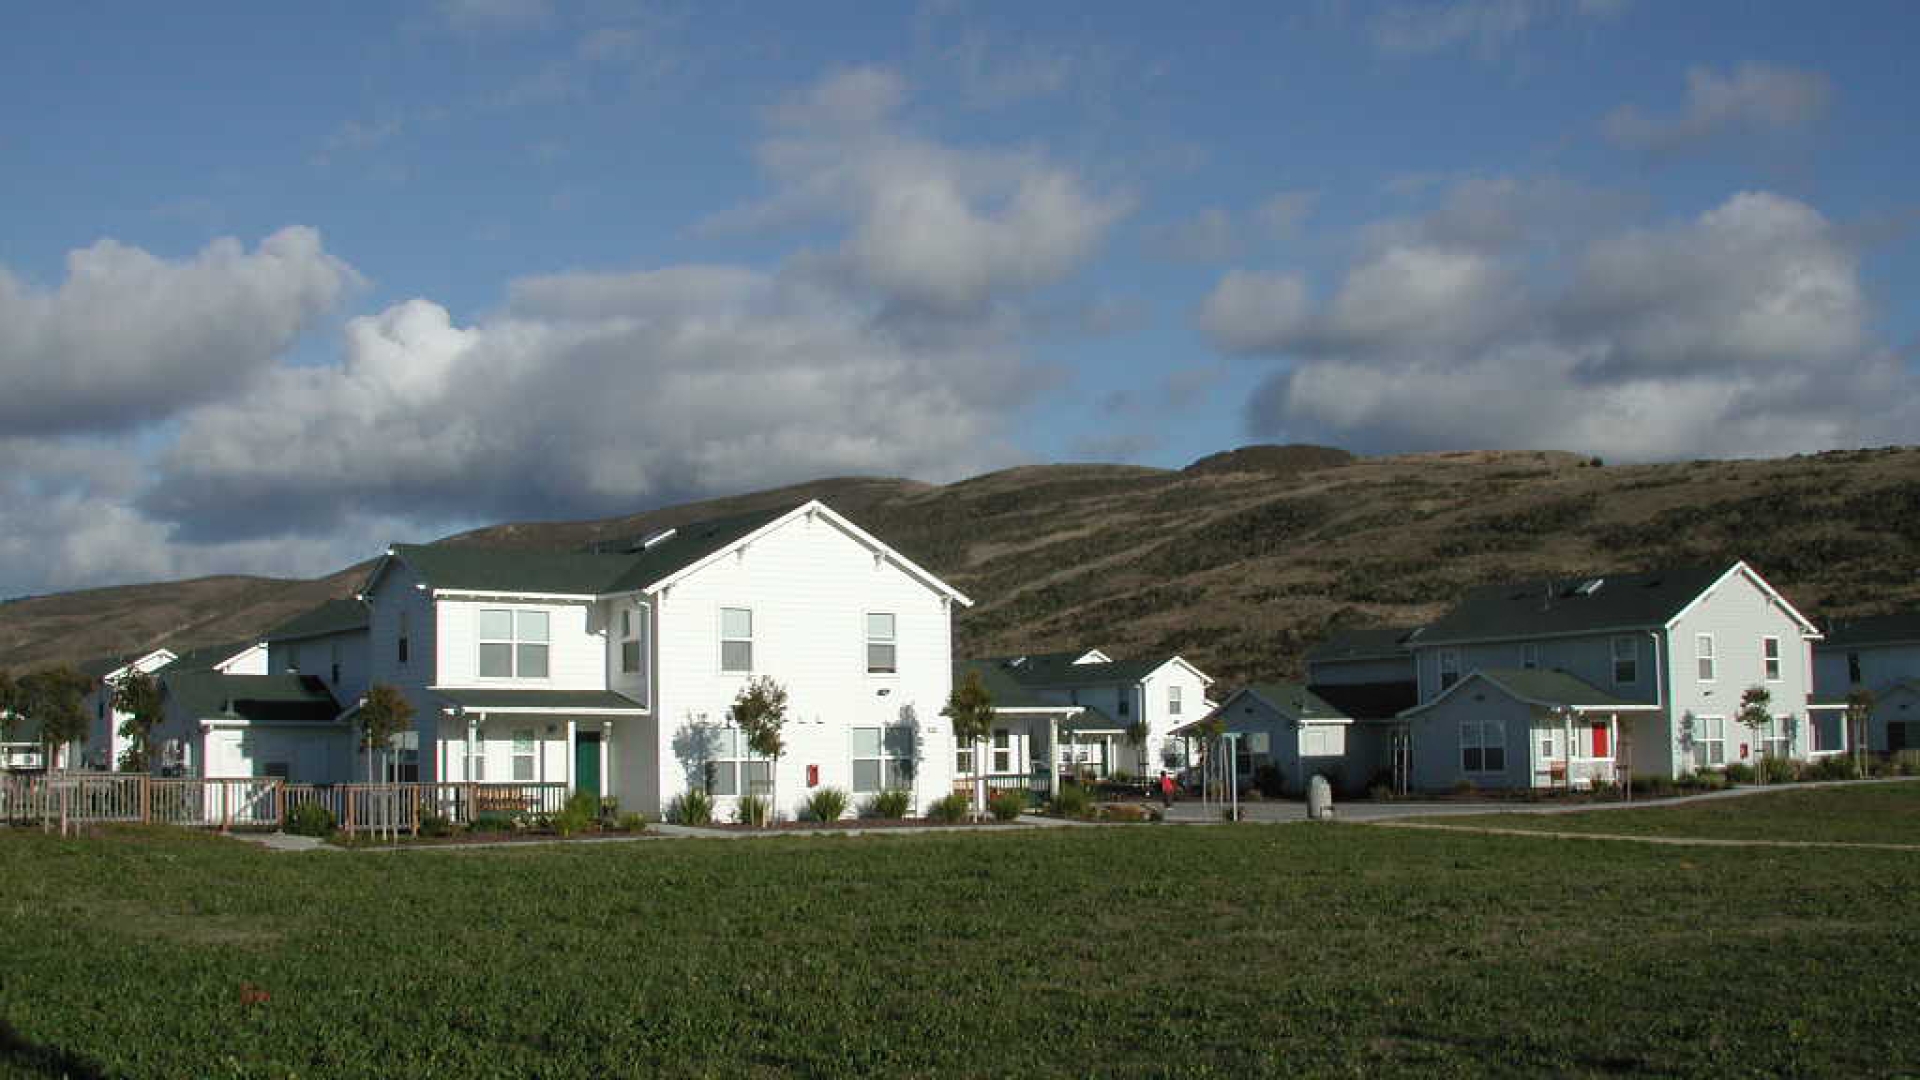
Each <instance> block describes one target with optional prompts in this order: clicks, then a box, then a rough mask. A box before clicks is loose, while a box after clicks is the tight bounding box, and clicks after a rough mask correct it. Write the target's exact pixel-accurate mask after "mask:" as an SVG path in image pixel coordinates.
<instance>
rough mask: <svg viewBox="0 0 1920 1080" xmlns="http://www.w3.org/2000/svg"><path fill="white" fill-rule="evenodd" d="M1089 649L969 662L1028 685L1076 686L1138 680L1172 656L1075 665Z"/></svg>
mask: <svg viewBox="0 0 1920 1080" xmlns="http://www.w3.org/2000/svg"><path fill="white" fill-rule="evenodd" d="M1088 652H1089V650H1087V649H1080V650H1078V651H1076V652H1056V653H1030V654H1027V655H1025V656H994V657H988V658H986V659H982V660H976V661H970V662H971V663H977V664H994V665H997V666H998V667H999V668H1000V669H1001V670H1002V671H1003V672H1005V673H1006V676H1007V678H1009V679H1011V680H1013V681H1015V682H1017V683H1020V684H1021V685H1024V686H1031V687H1060V688H1068V687H1078V686H1110V685H1112V684H1115V683H1137V682H1139V681H1140V680H1141V679H1144V678H1146V677H1147V676H1148V675H1151V674H1153V673H1154V672H1155V671H1156V670H1158V669H1159V668H1160V666H1161V665H1163V664H1165V663H1166V662H1167V661H1168V660H1171V659H1173V658H1172V657H1171V656H1167V657H1162V658H1160V659H1158V660H1106V661H1096V662H1094V663H1087V664H1076V663H1074V661H1075V660H1078V659H1079V658H1080V657H1082V656H1085V655H1086V654H1087V653H1088Z"/></svg>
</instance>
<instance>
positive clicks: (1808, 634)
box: [1666, 559, 1823, 641]
mask: <svg viewBox="0 0 1920 1080" xmlns="http://www.w3.org/2000/svg"><path fill="white" fill-rule="evenodd" d="M1735 574H1744V575H1746V578H1747V580H1748V581H1751V582H1753V583H1754V584H1755V585H1757V586H1759V587H1760V591H1761V592H1763V593H1765V594H1767V597H1768V599H1770V600H1772V601H1773V602H1774V603H1776V604H1779V605H1780V607H1781V609H1782V610H1784V611H1785V612H1786V613H1787V614H1788V615H1789V616H1790V617H1792V619H1793V621H1794V622H1796V623H1798V624H1799V626H1800V636H1801V637H1804V638H1807V639H1809V640H1812V641H1819V640H1820V639H1821V637H1822V636H1823V635H1822V634H1821V633H1820V629H1819V627H1816V626H1814V625H1813V621H1812V620H1810V619H1808V618H1807V617H1806V616H1805V615H1802V614H1800V610H1799V609H1798V608H1796V607H1794V606H1793V605H1792V604H1790V603H1788V602H1787V598H1786V597H1784V596H1781V595H1780V593H1779V592H1778V591H1776V590H1775V589H1774V587H1773V586H1771V585H1769V584H1767V579H1766V578H1763V577H1761V576H1760V574H1759V572H1758V571H1756V570H1755V569H1754V568H1753V567H1751V566H1748V565H1747V564H1746V560H1744V559H1743V560H1740V561H1738V562H1735V563H1734V564H1733V565H1732V566H1730V567H1728V568H1727V572H1726V573H1724V574H1721V575H1720V576H1719V577H1717V578H1715V579H1714V580H1713V584H1711V585H1709V586H1707V587H1706V588H1704V589H1702V590H1700V595H1698V596H1696V597H1694V598H1693V599H1691V600H1689V601H1687V605H1686V606H1685V607H1683V608H1681V609H1680V610H1679V611H1678V612H1676V613H1675V614H1674V616H1673V618H1671V619H1668V620H1667V625H1666V629H1668V630H1672V629H1673V628H1674V627H1675V626H1678V625H1679V624H1680V620H1681V619H1684V618H1686V617H1687V615H1688V614H1690V613H1691V612H1692V611H1693V609H1694V608H1696V607H1699V606H1700V603H1701V602H1702V601H1704V600H1705V599H1706V598H1707V597H1708V596H1710V595H1712V593H1713V591H1714V590H1715V589H1718V588H1719V587H1720V586H1721V585H1723V584H1725V583H1726V580H1727V579H1728V578H1730V577H1732V576H1734V575H1735Z"/></svg>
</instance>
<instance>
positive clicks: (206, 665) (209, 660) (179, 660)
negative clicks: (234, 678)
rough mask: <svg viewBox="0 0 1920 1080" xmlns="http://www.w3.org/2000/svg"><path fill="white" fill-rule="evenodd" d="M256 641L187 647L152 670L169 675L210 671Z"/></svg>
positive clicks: (252, 645)
mask: <svg viewBox="0 0 1920 1080" xmlns="http://www.w3.org/2000/svg"><path fill="white" fill-rule="evenodd" d="M258 644H259V642H257V641H232V642H228V643H226V644H224V645H202V646H200V647H199V648H197V649H188V650H186V651H184V652H180V653H177V654H175V656H174V658H173V659H172V660H171V661H170V662H168V663H167V664H166V665H165V666H163V667H160V668H158V669H156V670H155V671H154V674H156V675H163V674H164V675H171V674H175V673H177V672H182V671H212V670H213V669H214V668H215V667H217V666H219V665H220V664H224V663H226V662H227V661H228V660H231V659H233V658H234V657H236V656H239V655H240V654H241V653H243V652H246V651H247V650H248V649H251V648H253V647H254V646H255V645H258Z"/></svg>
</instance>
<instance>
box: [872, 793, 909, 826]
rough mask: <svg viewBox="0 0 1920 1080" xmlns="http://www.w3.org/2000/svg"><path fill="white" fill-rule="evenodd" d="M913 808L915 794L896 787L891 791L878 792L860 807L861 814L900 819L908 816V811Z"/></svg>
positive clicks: (892, 819)
mask: <svg viewBox="0 0 1920 1080" xmlns="http://www.w3.org/2000/svg"><path fill="white" fill-rule="evenodd" d="M912 808H913V795H912V794H911V793H910V792H906V791H902V790H900V789H899V788H894V789H893V790H891V791H882V792H878V793H876V794H875V795H874V796H873V798H871V799H868V800H867V801H866V803H865V804H864V805H862V806H861V807H860V816H861V817H870V818H884V819H886V820H888V821H898V820H899V819H901V818H903V817H906V816H907V811H908V810H910V809H912Z"/></svg>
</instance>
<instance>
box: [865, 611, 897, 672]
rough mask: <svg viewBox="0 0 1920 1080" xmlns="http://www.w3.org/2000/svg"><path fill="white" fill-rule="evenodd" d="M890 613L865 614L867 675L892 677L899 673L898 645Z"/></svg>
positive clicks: (874, 612)
mask: <svg viewBox="0 0 1920 1080" xmlns="http://www.w3.org/2000/svg"><path fill="white" fill-rule="evenodd" d="M894 622H895V620H894V617H893V615H892V614H891V613H890V612H885V611H870V612H868V613H867V674H869V675H894V674H898V673H899V671H900V645H899V642H898V641H897V640H896V639H895V637H894V632H895V626H894Z"/></svg>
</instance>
